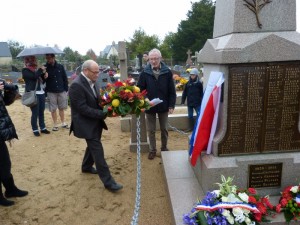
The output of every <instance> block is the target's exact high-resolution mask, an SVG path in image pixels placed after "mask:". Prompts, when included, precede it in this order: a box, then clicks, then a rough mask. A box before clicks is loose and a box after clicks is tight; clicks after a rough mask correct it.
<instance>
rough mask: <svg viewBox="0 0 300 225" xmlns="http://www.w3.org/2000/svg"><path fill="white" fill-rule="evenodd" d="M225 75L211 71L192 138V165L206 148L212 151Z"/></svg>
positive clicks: (190, 152)
mask: <svg viewBox="0 0 300 225" xmlns="http://www.w3.org/2000/svg"><path fill="white" fill-rule="evenodd" d="M223 82H224V76H223V73H221V72H211V74H210V76H209V80H208V83H207V87H206V89H205V93H204V96H203V99H202V103H201V109H200V115H199V117H198V119H197V124H196V127H195V129H194V131H193V133H192V136H191V140H190V150H189V155H190V159H191V164H192V166H195V165H196V162H197V159H198V157H199V156H200V154H201V152H202V151H203V150H204V149H207V154H210V153H211V143H212V140H213V137H214V135H215V131H216V126H217V120H218V112H219V105H220V97H221V85H222V84H223Z"/></svg>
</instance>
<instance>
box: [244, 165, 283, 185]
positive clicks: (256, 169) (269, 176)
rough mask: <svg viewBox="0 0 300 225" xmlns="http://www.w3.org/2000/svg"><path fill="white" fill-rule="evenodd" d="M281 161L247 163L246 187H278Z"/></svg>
mask: <svg viewBox="0 0 300 225" xmlns="http://www.w3.org/2000/svg"><path fill="white" fill-rule="evenodd" d="M281 175H282V163H274V164H259V165H249V175H248V187H252V188H266V187H280V186H281Z"/></svg>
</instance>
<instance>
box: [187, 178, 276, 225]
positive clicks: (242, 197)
mask: <svg viewBox="0 0 300 225" xmlns="http://www.w3.org/2000/svg"><path fill="white" fill-rule="evenodd" d="M221 179H222V183H218V185H219V190H214V191H212V192H207V194H206V196H205V197H204V199H203V200H202V201H199V202H198V203H197V204H196V205H195V206H194V208H193V209H192V211H191V213H188V214H185V215H184V216H183V222H184V224H188V225H196V224H198V225H200V224H201V225H230V224H232V225H255V224H259V222H268V220H267V218H266V217H267V216H270V215H274V214H275V211H276V212H280V205H279V204H278V205H277V206H276V207H275V206H273V205H272V204H271V203H270V201H269V199H268V196H266V197H260V196H259V195H258V194H257V192H256V190H255V189H254V188H248V189H241V190H239V189H238V188H237V187H236V186H235V185H232V181H233V178H231V177H228V178H227V179H226V178H225V177H224V176H223V175H222V176H221Z"/></svg>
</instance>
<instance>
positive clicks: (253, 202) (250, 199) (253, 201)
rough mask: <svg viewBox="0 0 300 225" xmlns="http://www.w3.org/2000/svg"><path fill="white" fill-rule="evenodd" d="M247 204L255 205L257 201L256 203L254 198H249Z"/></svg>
mask: <svg viewBox="0 0 300 225" xmlns="http://www.w3.org/2000/svg"><path fill="white" fill-rule="evenodd" d="M248 202H250V203H252V204H256V202H257V201H256V198H255V197H253V196H249V198H248Z"/></svg>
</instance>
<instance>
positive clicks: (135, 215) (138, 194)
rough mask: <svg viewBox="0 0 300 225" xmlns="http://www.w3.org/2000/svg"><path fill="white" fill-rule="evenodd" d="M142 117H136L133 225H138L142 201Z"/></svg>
mask: <svg viewBox="0 0 300 225" xmlns="http://www.w3.org/2000/svg"><path fill="white" fill-rule="evenodd" d="M140 124H141V123H140V116H137V117H136V131H137V132H136V133H137V134H136V137H137V157H136V160H137V174H136V194H135V207H134V213H133V216H132V220H131V225H138V220H139V210H140V200H141V135H140V131H141V130H140Z"/></svg>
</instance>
